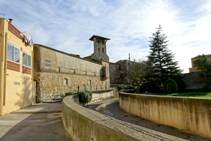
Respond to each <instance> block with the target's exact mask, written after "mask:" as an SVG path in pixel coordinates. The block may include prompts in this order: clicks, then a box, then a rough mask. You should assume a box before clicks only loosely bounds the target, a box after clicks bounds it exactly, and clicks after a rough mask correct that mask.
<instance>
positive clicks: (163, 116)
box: [119, 92, 211, 137]
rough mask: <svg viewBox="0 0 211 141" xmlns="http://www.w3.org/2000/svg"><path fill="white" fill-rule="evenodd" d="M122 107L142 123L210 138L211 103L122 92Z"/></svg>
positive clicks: (120, 97) (192, 99)
mask: <svg viewBox="0 0 211 141" xmlns="http://www.w3.org/2000/svg"><path fill="white" fill-rule="evenodd" d="M119 106H120V108H121V109H123V110H125V111H126V112H128V113H130V114H133V115H136V116H138V117H141V118H143V119H146V120H150V121H153V122H156V123H159V124H164V125H167V126H172V127H175V128H178V129H181V130H184V131H188V132H191V133H194V134H198V135H202V136H206V137H211V99H199V98H198V99H197V98H185V97H167V96H152V95H141V94H131V93H123V92H120V93H119Z"/></svg>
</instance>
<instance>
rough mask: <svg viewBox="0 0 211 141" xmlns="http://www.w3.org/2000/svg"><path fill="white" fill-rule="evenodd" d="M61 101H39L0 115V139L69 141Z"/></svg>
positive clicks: (7, 140) (0, 140) (11, 140)
mask: <svg viewBox="0 0 211 141" xmlns="http://www.w3.org/2000/svg"><path fill="white" fill-rule="evenodd" d="M61 109H62V103H61V102H60V103H41V104H36V105H33V106H30V107H27V108H23V109H20V110H18V111H15V112H12V113H10V114H8V115H4V116H0V141H28V140H29V141H57V140H58V141H71V140H72V139H71V138H70V137H69V135H68V134H67V133H66V131H65V129H64V127H63V123H62V114H61V113H62V111H61Z"/></svg>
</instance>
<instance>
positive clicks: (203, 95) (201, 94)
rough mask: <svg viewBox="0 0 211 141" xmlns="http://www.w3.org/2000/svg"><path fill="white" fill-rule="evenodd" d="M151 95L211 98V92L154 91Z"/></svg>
mask: <svg viewBox="0 0 211 141" xmlns="http://www.w3.org/2000/svg"><path fill="white" fill-rule="evenodd" d="M151 95H165V96H182V97H200V98H211V92H186V93H173V94H165V93H152V94H151Z"/></svg>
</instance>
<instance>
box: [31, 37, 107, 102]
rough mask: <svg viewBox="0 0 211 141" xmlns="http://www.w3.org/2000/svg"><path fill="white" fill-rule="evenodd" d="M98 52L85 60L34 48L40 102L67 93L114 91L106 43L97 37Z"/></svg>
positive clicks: (41, 47)
mask: <svg viewBox="0 0 211 141" xmlns="http://www.w3.org/2000/svg"><path fill="white" fill-rule="evenodd" d="M90 40H91V41H93V42H94V53H93V54H92V55H90V56H87V57H84V58H81V57H80V56H79V55H74V54H69V53H66V52H62V51H59V50H56V49H53V48H50V47H47V46H44V45H40V44H35V45H34V81H36V95H37V101H49V100H51V99H53V98H55V97H56V96H58V95H63V94H64V93H65V92H77V91H82V90H89V91H96V90H106V89H109V88H110V79H109V57H108V55H107V53H106V41H107V40H110V39H108V38H104V37H101V36H96V35H93V36H92V37H91V38H90Z"/></svg>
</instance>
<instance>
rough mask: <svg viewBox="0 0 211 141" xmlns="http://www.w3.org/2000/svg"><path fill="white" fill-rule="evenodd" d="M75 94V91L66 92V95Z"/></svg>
mask: <svg viewBox="0 0 211 141" xmlns="http://www.w3.org/2000/svg"><path fill="white" fill-rule="evenodd" d="M73 94H74V93H73V92H66V93H65V96H68V95H73Z"/></svg>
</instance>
